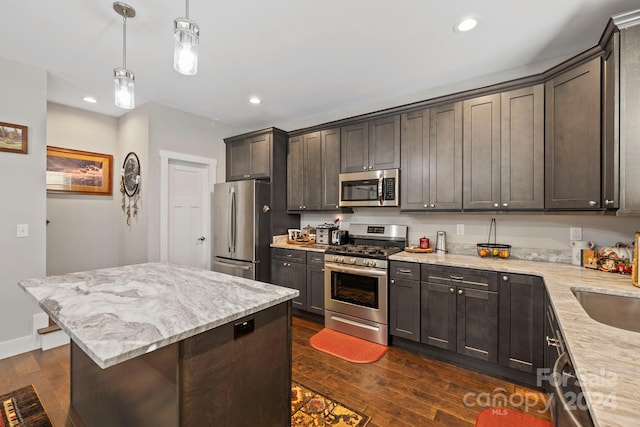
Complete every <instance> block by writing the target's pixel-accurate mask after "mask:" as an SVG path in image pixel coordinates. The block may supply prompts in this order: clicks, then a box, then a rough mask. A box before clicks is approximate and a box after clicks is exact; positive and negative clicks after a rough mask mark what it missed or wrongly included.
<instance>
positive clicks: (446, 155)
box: [400, 102, 462, 211]
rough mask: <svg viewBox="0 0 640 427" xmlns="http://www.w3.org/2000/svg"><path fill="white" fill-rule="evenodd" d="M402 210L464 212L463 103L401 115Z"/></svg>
mask: <svg viewBox="0 0 640 427" xmlns="http://www.w3.org/2000/svg"><path fill="white" fill-rule="evenodd" d="M401 129H402V131H401V141H400V147H401V155H400V158H401V164H402V167H401V170H400V177H401V178H400V186H401V195H402V197H401V199H400V209H401V210H431V211H440V210H445V211H454V210H461V209H462V103H460V102H457V103H453V104H447V105H442V106H439V107H433V108H430V109H426V110H420V111H413V112H410V113H405V114H402V116H401Z"/></svg>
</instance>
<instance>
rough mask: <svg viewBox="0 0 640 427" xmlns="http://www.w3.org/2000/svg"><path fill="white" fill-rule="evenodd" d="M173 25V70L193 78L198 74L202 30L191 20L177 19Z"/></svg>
mask: <svg viewBox="0 0 640 427" xmlns="http://www.w3.org/2000/svg"><path fill="white" fill-rule="evenodd" d="M173 24H174V26H173V36H174V39H175V48H174V51H173V68H175V69H176V71H177V72H179V73H181V74H186V75H189V76H192V75H194V74H196V73H197V72H198V44H199V43H200V40H199V38H200V28H199V27H198V24H196V23H195V22H193V21H192V20H190V19H189V18H176V19H175V20H174V21H173Z"/></svg>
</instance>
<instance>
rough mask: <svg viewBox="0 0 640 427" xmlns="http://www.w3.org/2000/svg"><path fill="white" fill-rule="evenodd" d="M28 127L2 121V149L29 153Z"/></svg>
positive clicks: (0, 147)
mask: <svg viewBox="0 0 640 427" xmlns="http://www.w3.org/2000/svg"><path fill="white" fill-rule="evenodd" d="M27 136H28V135H27V127H26V126H20V125H14V124H12V123H3V122H0V151H8V152H10V153H20V154H27V152H28V151H27V148H28V137H27Z"/></svg>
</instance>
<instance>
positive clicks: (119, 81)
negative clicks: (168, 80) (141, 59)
mask: <svg viewBox="0 0 640 427" xmlns="http://www.w3.org/2000/svg"><path fill="white" fill-rule="evenodd" d="M113 10H115V11H116V13H117V14H118V15H120V16H122V68H114V69H113V81H114V83H115V96H116V107H120V108H125V109H127V110H131V109H132V108H133V107H134V106H135V99H134V92H133V89H134V85H135V75H134V74H133V71H131V70H128V69H127V18H133V17H134V16H136V11H135V9H134V8H133V7H131V6H129V5H128V4H126V3H122V2H119V1H117V2H114V3H113Z"/></svg>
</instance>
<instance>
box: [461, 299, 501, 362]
mask: <svg viewBox="0 0 640 427" xmlns="http://www.w3.org/2000/svg"><path fill="white" fill-rule="evenodd" d="M456 309H457V323H458V329H457V331H458V336H457V350H458V353H460V354H464V355H466V356H470V357H474V358H476V359H480V360H484V361H487V362H493V363H497V362H498V294H497V293H496V292H488V291H479V290H477V289H469V288H462V287H460V288H458V289H457V305H456Z"/></svg>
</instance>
